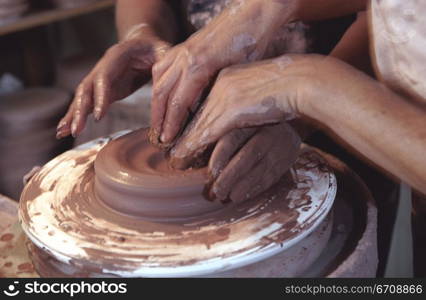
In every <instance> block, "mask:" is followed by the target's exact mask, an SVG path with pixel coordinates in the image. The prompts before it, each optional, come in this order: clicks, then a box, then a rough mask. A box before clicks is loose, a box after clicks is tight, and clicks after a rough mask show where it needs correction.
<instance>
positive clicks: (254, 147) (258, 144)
mask: <svg viewBox="0 0 426 300" xmlns="http://www.w3.org/2000/svg"><path fill="white" fill-rule="evenodd" d="M268 137H269V136H268V135H265V134H261V131H259V132H258V133H257V134H256V135H254V136H253V137H252V138H251V139H250V140H249V141H248V142H247V144H246V145H244V146H243V147H242V148H241V150H240V151H239V152H238V153H237V154H236V155H235V156H234V157H233V158H232V160H231V161H230V162H229V164H228V165H227V166H226V167H225V168H224V169H223V171H222V173H221V174H220V175H219V177H218V178H217V179H216V181H215V182H214V183H213V185H212V187H211V189H210V193H209V196H210V197H211V199H212V200H218V201H224V200H226V199H227V198H228V195H229V193H230V192H231V190H232V187H233V186H234V184H235V183H237V182H238V181H239V179H240V177H244V176H246V174H247V172H249V171H250V170H251V169H252V168H253V167H254V166H255V165H256V164H257V163H258V162H259V161H260V160H262V158H263V157H264V156H266V154H267V153H268V151H269V149H270V147H271V143H273V141H271V140H270V139H268Z"/></svg>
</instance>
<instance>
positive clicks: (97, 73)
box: [57, 0, 178, 138]
mask: <svg viewBox="0 0 426 300" xmlns="http://www.w3.org/2000/svg"><path fill="white" fill-rule="evenodd" d="M116 19H117V30H118V36H119V42H118V43H117V44H115V45H114V46H112V47H111V48H110V49H108V51H107V52H106V53H105V55H104V56H103V57H102V58H101V59H100V60H99V62H98V63H97V64H96V66H95V67H94V68H93V70H92V71H91V72H90V73H89V74H88V75H87V76H86V77H85V78H84V79H83V81H82V82H81V83H80V85H79V86H78V88H77V91H76V93H75V97H74V100H73V102H72V103H71V105H70V108H69V109H68V112H67V113H66V115H65V116H64V118H63V119H62V120H61V121H60V122H59V125H58V128H57V137H58V138H61V137H65V136H67V135H69V134H72V135H73V136H76V135H78V134H79V133H80V132H81V131H82V130H83V129H84V126H85V123H86V119H87V116H88V115H89V114H90V113H92V112H93V114H94V117H95V119H96V120H100V119H101V118H102V117H103V116H104V115H105V113H106V111H107V108H108V106H109V105H110V104H111V103H112V102H114V101H117V100H120V99H123V98H125V97H127V96H128V95H130V94H131V93H132V92H133V91H135V90H136V89H137V88H139V87H140V86H142V85H143V84H144V83H146V82H148V81H149V80H150V78H151V68H152V65H153V64H154V63H155V62H156V61H157V60H158V59H159V58H160V57H162V56H163V55H164V53H165V51H166V50H168V49H169V47H170V44H173V43H175V42H176V40H177V39H178V31H177V26H176V18H175V16H174V12H173V10H172V9H171V7H170V5H169V3H168V1H159V0H144V1H139V0H119V1H117V4H116Z"/></svg>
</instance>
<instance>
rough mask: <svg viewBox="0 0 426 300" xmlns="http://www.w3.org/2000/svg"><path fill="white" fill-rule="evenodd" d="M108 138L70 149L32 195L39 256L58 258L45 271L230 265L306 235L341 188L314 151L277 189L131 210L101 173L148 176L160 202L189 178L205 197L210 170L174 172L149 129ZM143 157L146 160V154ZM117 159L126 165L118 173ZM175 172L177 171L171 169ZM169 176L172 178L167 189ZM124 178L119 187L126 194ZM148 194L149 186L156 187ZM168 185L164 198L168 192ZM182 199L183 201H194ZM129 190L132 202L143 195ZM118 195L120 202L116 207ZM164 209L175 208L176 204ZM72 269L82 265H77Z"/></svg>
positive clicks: (27, 224)
mask: <svg viewBox="0 0 426 300" xmlns="http://www.w3.org/2000/svg"><path fill="white" fill-rule="evenodd" d="M138 135H142V136H139V137H138ZM108 141H110V139H104V140H101V141H98V142H92V144H91V146H90V147H88V148H84V147H79V148H76V149H74V150H71V151H68V152H66V153H64V154H61V155H60V156H58V157H57V158H55V159H54V160H52V161H50V162H49V163H48V164H47V165H45V166H44V167H43V168H42V169H41V170H40V171H39V172H38V173H37V174H36V175H35V176H34V177H33V178H32V179H31V180H30V182H29V183H28V184H27V186H26V187H25V190H24V192H23V193H22V196H21V201H20V212H19V214H20V219H21V224H22V228H23V229H24V231H25V232H26V234H27V235H28V237H29V238H30V240H31V241H32V243H34V245H35V246H36V247H37V248H38V249H39V251H41V253H39V252H37V253H34V257H41V256H43V255H42V254H43V253H44V254H46V255H48V256H49V257H52V259H51V260H47V259H40V260H37V263H36V264H35V266H36V268H37V270H40V272H42V273H43V274H47V273H49V271H48V269H49V268H50V267H49V265H52V266H53V265H55V269H56V271H54V270H52V272H59V274H62V275H68V276H69V275H71V276H72V275H73V274H84V276H91V275H93V274H97V275H99V274H101V275H102V274H103V275H106V276H126V277H127V276H131V277H133V276H136V277H137V276H156V277H158V276H168V277H170V276H196V275H203V274H212V273H215V272H219V271H226V270H229V269H232V268H235V267H238V266H243V265H247V264H251V263H254V262H256V261H259V260H261V259H264V258H266V257H270V256H273V255H275V254H277V253H279V252H282V251H283V250H284V249H287V248H288V247H291V246H292V245H294V244H295V243H297V242H298V241H300V240H301V239H303V238H304V237H306V236H307V235H308V234H309V233H311V232H312V231H313V230H314V229H315V228H316V227H317V226H318V225H319V224H320V222H322V220H323V219H324V218H325V216H326V215H327V213H328V211H329V209H330V208H331V205H332V202H333V199H334V195H335V187H336V183H335V180H334V177H333V175H332V174H331V172H330V171H329V170H328V169H327V168H325V167H324V161H323V160H322V159H321V157H320V156H318V155H317V154H315V153H313V152H309V151H308V152H305V153H303V154H302V155H301V156H300V158H299V159H298V161H297V162H296V164H295V170H296V171H294V174H290V173H287V174H286V175H285V176H284V177H283V178H282V179H281V180H280V181H279V182H278V183H277V184H276V185H275V186H273V187H272V188H271V189H270V190H268V191H267V192H265V193H263V194H262V195H259V196H258V197H255V198H253V199H251V200H248V201H245V202H243V203H230V204H229V205H221V204H217V205H219V206H218V207H214V208H212V207H209V208H208V209H206V208H205V207H203V208H202V210H201V211H202V213H199V214H198V213H196V212H197V211H200V208H197V209H194V208H192V207H191V208H189V209H188V208H179V209H181V217H178V218H176V215H171V216H170V217H167V218H166V217H161V218H160V219H158V217H159V216H158V215H155V214H153V215H151V216H146V215H142V216H140V215H135V214H133V216H129V215H127V214H125V213H123V212H127V211H126V210H125V209H123V208H121V207H119V204H120V203H121V202H120V199H113V198H112V197H110V201H109V202H108V200H105V199H101V195H99V194H100V193H102V191H101V190H102V187H101V188H100V189H99V186H97V184H98V182H99V178H101V177H105V178H106V179H105V178H102V179H101V180H107V181H109V182H108V184H110V183H111V182H113V183H114V184H116V183H117V182H119V180H122V182H120V184H121V186H123V185H124V186H125V189H126V190H125V192H129V190H128V189H130V190H132V189H133V188H135V187H139V188H140V186H139V185H138V184H144V186H145V189H146V187H147V186H149V187H150V188H151V192H152V193H153V194H152V195H151V203H152V202H156V201H157V202H159V203H160V201H165V203H166V202H168V201H169V202H170V201H171V199H172V198H171V196H170V195H171V193H169V192H167V191H164V190H169V189H172V190H173V189H177V190H179V186H180V185H182V184H183V185H184V184H187V185H186V186H185V188H183V189H182V190H183V192H182V191H181V192H182V193H188V194H191V195H194V198H193V201H195V199H196V196H195V195H196V193H197V192H196V191H197V189H198V193H200V192H201V186H202V185H203V182H204V179H205V175H204V174H205V173H204V172H205V171H203V170H191V171H187V172H188V175H187V176H188V177H185V176H183V174H182V173H181V171H171V170H169V169H168V166H167V165H166V164H165V160H164V159H165V158H164V156H163V157H162V156H161V155H160V154H158V152H156V151H158V150H156V149H155V150H152V149H154V148H151V146H150V145H149V143H146V130H141V131H136V132H133V133H130V134H128V135H126V136H123V137H122V138H118V139H116V140H113V141H112V142H110V143H109V144H108V145H107V146H106V147H105V148H104V149H103V150H101V149H102V147H103V146H104V144H105V143H106V142H108ZM114 141H115V142H114ZM144 145H145V146H144ZM132 151H136V152H135V154H133V155H134V156H135V157H133V158H134V159H135V160H132V159H130V160H125V159H123V158H125V157H127V156H128V155H129V153H133V152H132ZM152 151H153V152H152ZM102 152H104V153H105V154H108V153H111V154H112V155H113V156H115V158H114V159H113V160H111V165H109V163H108V161H107V162H103V161H102V160H103V158H102V157H103V154H102ZM98 153H99V156H98V155H97V154H98ZM126 153H127V154H126ZM156 153H157V154H156ZM138 155H140V156H139V158H142V157H145V160H144V161H139V160H138ZM129 157H132V155H129ZM95 160H96V161H95ZM114 164H115V165H114ZM110 167H111V170H110V169H109V168H110ZM116 167H118V168H119V169H118V170H119V171H120V172H118V171H117V172H115V173H114V172H113V170H116V169H115V168H116ZM95 169H96V174H95ZM166 170H169V171H170V173H169V172H168V171H167V172H166V173H167V174H168V175H167V176H162V174H164V173H165V171H166ZM100 174H102V175H100ZM123 174H127V175H129V176H127V175H124V177H123ZM141 174H142V175H141ZM123 178H127V179H126V180H123ZM144 179H145V180H146V183H145V180H144ZM123 183H124V184H123ZM168 183H170V185H169V184H168ZM195 183H197V184H195ZM160 184H166V185H165V186H163V189H161V188H160ZM117 186H119V184H117ZM117 186H113V188H112V190H113V191H114V190H115V191H116V192H117ZM197 186H198V187H197ZM110 189H111V187H110ZM100 191H101V192H100ZM137 191H140V190H137ZM142 193H145V194H147V195H148V194H149V193H148V192H147V191H146V190H142ZM154 193H157V194H156V195H155V194H154ZM162 193H163V194H164V195H165V197H163V198H162V197H159V196H158V194H162ZM130 194H131V193H130ZM107 197H108V196H107ZM180 197H181V198H182V200H178V201H176V202H177V203H178V202H181V201H183V200H184V199H183V198H184V197H183V196H182V195H181V196H180ZM198 197H199V198H198V199H199V200H200V201H196V202H202V203H207V204H209V205H210V204H211V205H216V204H212V203H209V202H208V201H206V200H204V199H203V198H202V196H201V194H198ZM129 198H130V199H131V200H130V201H129V203H131V204H130V206H129V207H131V205H135V201H136V198H134V197H133V196H131V197H129ZM178 198H179V197H178ZM113 202H114V203H117V204H116V207H114V208H111V203H113ZM147 203H148V201H146V200H145V204H147ZM145 204H144V205H145ZM161 205H165V206H167V205H168V204H158V203H154V204H153V205H152V207H156V208H159V207H162V206H161ZM170 205H176V206H178V205H177V204H176V203H175V204H173V203H171V204H170ZM164 209H165V210H166V212H167V210H168V208H167V207H166V208H164ZM151 212H156V210H155V209H153V210H152V211H151ZM144 214H145V212H144ZM184 216H186V217H184ZM170 221H173V222H170ZM45 262H46V263H45ZM70 269H73V270H74V271H72V273H70V272H68V271H69V270H70ZM41 270H44V271H41ZM67 270H68V271H67ZM67 272H68V273H67ZM56 274H58V273H56Z"/></svg>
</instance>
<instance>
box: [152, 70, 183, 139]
mask: <svg viewBox="0 0 426 300" xmlns="http://www.w3.org/2000/svg"><path fill="white" fill-rule="evenodd" d="M180 76H181V70H180V68H170V69H169V70H168V71H167V72H166V73H165V74H164V76H162V77H161V78H159V79H158V80H157V81H155V80H154V82H153V92H152V102H151V133H150V138H151V142H153V143H154V144H158V143H159V140H160V134H161V131H162V127H163V121H164V118H165V115H166V110H167V103H168V99H169V95H170V93H171V91H173V89H174V88H175V86H176V84H177V82H178V81H179V78H180Z"/></svg>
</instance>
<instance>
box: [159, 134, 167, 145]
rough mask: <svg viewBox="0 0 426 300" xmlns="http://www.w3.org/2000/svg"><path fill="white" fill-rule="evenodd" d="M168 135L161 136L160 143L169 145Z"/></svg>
mask: <svg viewBox="0 0 426 300" xmlns="http://www.w3.org/2000/svg"><path fill="white" fill-rule="evenodd" d="M166 137H167V136H166V135H165V134H164V132H163V133H162V134H161V136H160V142H162V143H167V142H168V139H166Z"/></svg>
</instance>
